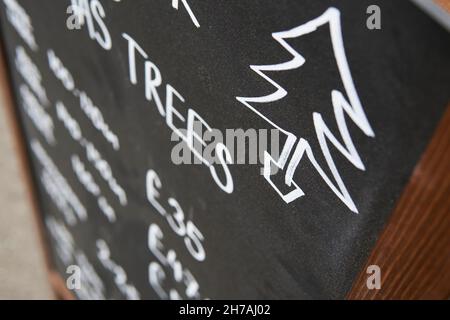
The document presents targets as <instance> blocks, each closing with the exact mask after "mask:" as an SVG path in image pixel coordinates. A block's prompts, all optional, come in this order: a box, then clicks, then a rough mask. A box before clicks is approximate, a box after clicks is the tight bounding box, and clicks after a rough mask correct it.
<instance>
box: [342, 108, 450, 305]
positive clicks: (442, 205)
mask: <svg viewBox="0 0 450 320" xmlns="http://www.w3.org/2000/svg"><path fill="white" fill-rule="evenodd" d="M449 230H450V105H448V106H447V109H446V111H445V114H444V116H443V118H442V119H441V120H440V123H439V125H438V128H437V130H436V131H435V134H434V135H433V138H432V139H431V141H430V143H429V144H428V147H427V149H426V151H425V153H424V154H423V155H422V157H421V160H420V161H419V163H418V164H417V165H416V167H415V169H414V172H413V174H412V176H411V178H410V181H409V182H408V185H407V186H406V188H405V189H404V191H403V194H402V196H401V197H400V199H399V201H398V202H397V205H396V208H395V209H394V211H393V213H392V216H391V217H390V219H389V220H388V224H386V226H385V228H384V230H383V232H382V233H381V236H380V238H379V239H378V241H377V243H376V245H375V247H374V249H373V250H372V253H371V255H370V256H369V259H368V260H367V263H366V264H365V266H364V268H363V269H362V270H361V272H360V274H359V276H358V277H357V278H356V280H355V282H354V284H353V287H352V289H351V291H350V293H349V294H348V296H347V298H348V299H351V300H356V299H370V300H384V299H402V300H404V299H421V300H430V299H448V298H449V296H450V272H449V271H450V252H449V248H450V232H449ZM371 265H375V266H378V267H380V271H381V288H380V289H379V290H377V289H372V290H370V289H368V286H367V284H366V282H367V281H368V278H369V277H370V275H372V274H373V273H372V272H373V271H372V272H369V271H367V270H368V269H367V268H368V267H369V266H371ZM366 271H367V272H368V273H367V272H366Z"/></svg>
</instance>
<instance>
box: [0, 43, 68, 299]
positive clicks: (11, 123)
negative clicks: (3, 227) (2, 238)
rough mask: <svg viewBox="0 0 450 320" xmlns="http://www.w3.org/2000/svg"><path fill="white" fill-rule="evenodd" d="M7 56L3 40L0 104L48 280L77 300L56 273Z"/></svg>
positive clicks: (63, 295)
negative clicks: (9, 133)
mask: <svg viewBox="0 0 450 320" xmlns="http://www.w3.org/2000/svg"><path fill="white" fill-rule="evenodd" d="M5 54H6V53H5V50H4V48H3V43H2V42H1V41H0V90H1V101H0V102H1V104H2V105H3V108H4V110H5V114H6V122H7V125H8V127H9V129H10V130H11V133H12V137H13V147H14V150H15V153H16V158H17V159H18V162H19V169H20V170H19V171H20V175H21V180H22V181H24V184H25V188H26V193H27V201H28V203H29V204H30V207H31V211H32V216H33V224H34V226H35V230H37V234H38V238H39V247H40V251H41V252H42V253H43V256H44V261H45V267H46V271H47V277H48V280H49V283H50V285H51V288H52V290H53V294H54V295H55V297H56V298H57V299H74V295H73V294H72V293H71V292H70V291H69V290H68V289H67V288H66V286H65V284H64V280H63V279H62V277H61V276H60V275H58V274H57V273H56V272H55V271H54V267H53V262H52V259H51V255H50V250H49V247H48V243H47V238H46V235H45V234H46V233H45V231H44V230H45V227H44V223H43V221H42V215H41V214H40V206H39V200H38V198H37V195H38V193H37V189H36V186H35V184H34V181H33V176H32V171H31V162H30V159H29V157H28V154H27V148H26V146H25V143H26V142H25V141H26V140H25V136H24V134H23V131H22V128H21V125H20V123H21V122H20V117H19V114H18V112H17V109H16V107H15V102H14V98H13V91H12V87H11V85H10V79H9V72H8V66H7V61H6V55H5Z"/></svg>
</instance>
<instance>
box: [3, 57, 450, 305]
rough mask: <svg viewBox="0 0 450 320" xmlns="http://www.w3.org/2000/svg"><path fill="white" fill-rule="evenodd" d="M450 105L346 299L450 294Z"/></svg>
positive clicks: (58, 285) (26, 168) (10, 107)
mask: <svg viewBox="0 0 450 320" xmlns="http://www.w3.org/2000/svg"><path fill="white" fill-rule="evenodd" d="M7 70H8V69H7V65H6V61H5V56H4V54H3V49H2V48H0V90H2V92H1V93H2V101H0V103H1V104H2V105H3V106H4V107H5V109H6V114H7V116H8V122H9V124H10V128H12V130H13V135H14V140H15V147H16V150H17V158H18V159H19V161H20V165H21V169H22V173H23V179H24V181H25V183H26V186H27V193H28V198H29V202H30V203H31V207H32V209H33V216H34V220H35V221H34V222H35V225H36V227H37V228H38V230H39V236H40V243H41V248H42V252H43V254H44V255H45V261H46V267H47V271H48V277H49V281H50V283H51V286H52V288H53V290H54V293H55V296H56V297H57V298H60V299H73V298H74V295H73V294H72V293H71V292H70V291H69V290H68V289H67V288H66V286H65V281H64V279H63V278H62V277H61V276H60V275H59V274H58V273H57V272H56V271H55V270H54V268H53V263H52V261H51V259H50V254H49V248H48V243H47V239H46V233H45V231H44V226H43V222H42V219H41V213H40V209H39V199H38V198H37V192H36V187H35V183H34V181H33V178H32V172H31V165H30V164H31V163H30V160H29V156H28V154H27V148H26V145H25V141H26V140H25V136H24V135H23V130H22V128H21V123H20V118H19V116H18V114H17V111H16V108H15V104H14V99H13V95H12V90H11V87H10V82H9V76H8V71H7ZM449 163H450V106H449V107H447V111H446V113H445V115H444V117H443V118H442V120H441V123H440V125H439V126H438V128H437V130H436V132H435V134H434V137H433V138H432V140H431V142H430V143H429V145H428V148H427V149H426V151H425V153H424V154H423V155H422V158H421V160H420V161H419V163H418V164H417V165H416V168H415V170H414V172H413V174H412V176H411V178H410V181H409V183H408V185H407V187H406V188H405V190H404V192H403V194H402V196H401V197H400V199H399V201H398V203H397V206H396V209H395V210H394V212H393V214H392V215H391V218H390V220H389V221H388V223H387V224H386V226H385V229H384V231H383V232H382V234H381V236H380V237H379V239H378V242H377V244H376V245H375V247H374V249H373V250H372V253H371V255H370V257H369V259H368V260H367V263H366V265H365V266H364V268H363V269H362V270H361V273H360V275H359V276H358V277H357V278H356V280H355V283H354V285H353V288H352V290H351V291H350V293H349V294H348V298H349V299H448V298H449V297H450V274H449V273H448V270H450V255H449V254H448V248H450V233H449V232H448V230H449V229H450V215H449V213H450V170H449V166H448V164H449ZM371 265H377V266H379V267H380V270H381V284H382V285H381V289H379V290H378V289H369V288H368V286H367V283H366V282H367V279H368V278H369V276H370V275H369V274H368V273H367V272H366V271H367V270H368V267H369V266H371Z"/></svg>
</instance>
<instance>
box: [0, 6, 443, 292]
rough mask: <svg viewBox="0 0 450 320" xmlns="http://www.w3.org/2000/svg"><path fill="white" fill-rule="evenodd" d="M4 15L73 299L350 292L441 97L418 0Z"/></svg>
mask: <svg viewBox="0 0 450 320" xmlns="http://www.w3.org/2000/svg"><path fill="white" fill-rule="evenodd" d="M372 15H375V16H372ZM378 20H379V21H378ZM1 25H2V35H3V43H4V47H5V49H6V53H7V60H8V64H9V67H10V71H11V80H12V82H13V87H14V94H15V99H16V103H17V108H18V110H19V113H20V115H21V122H22V126H23V129H24V133H25V136H26V140H27V141H26V145H27V149H28V154H29V157H30V159H31V162H32V168H33V173H34V179H35V183H36V185H37V187H38V190H39V199H40V209H41V210H40V211H41V214H42V220H43V221H44V223H45V227H46V233H47V236H48V242H49V244H50V247H51V252H52V255H53V260H54V263H55V267H56V269H57V270H58V272H59V273H60V274H61V276H62V277H63V278H64V279H66V278H68V277H69V276H70V275H71V274H73V273H74V272H75V271H76V270H78V269H79V270H80V274H81V287H76V286H75V287H74V288H70V287H69V289H73V293H74V294H75V295H76V296H77V297H78V298H80V299H104V298H107V299H159V298H161V299H169V298H171V299H177V298H182V299H206V298H209V299H221V298H238V299H239V298H251V299H267V298H275V299H311V298H320V299H329V298H344V297H345V296H346V295H347V294H348V292H349V290H350V288H351V286H352V283H353V281H354V279H355V277H356V275H357V274H358V273H359V272H360V270H361V267H362V266H363V264H364V262H365V259H367V257H368V254H369V253H370V251H371V249H372V248H373V246H374V243H375V241H376V239H377V237H378V235H379V233H380V231H381V230H382V228H383V226H384V225H385V223H386V222H387V220H388V218H389V216H390V213H391V212H392V210H393V208H394V205H395V203H396V200H397V199H398V198H399V196H400V194H401V192H402V190H403V188H404V187H405V185H406V183H407V182H408V179H409V177H410V175H411V172H412V170H413V168H414V166H415V164H416V163H417V162H418V160H419V158H420V155H421V154H422V152H423V150H424V149H425V147H426V145H427V143H428V141H429V140H430V138H431V136H432V134H433V130H434V129H435V127H436V125H437V123H438V121H439V119H440V118H441V117H442V114H443V113H444V110H445V106H446V105H447V103H448V101H449V89H450V61H449V57H450V41H449V40H450V39H449V35H448V33H447V32H446V30H444V29H443V28H442V27H441V26H439V25H438V24H437V23H436V22H435V21H434V20H433V19H431V18H430V17H429V16H428V15H427V14H425V13H424V12H423V11H421V10H420V9H419V8H418V7H416V6H415V5H414V4H413V3H411V2H409V1H387V0H386V1H381V0H380V1H376V3H375V5H373V3H372V1H348V0H342V1H328V0H324V1H316V0H314V1H313V0H302V1H299V0H295V1H294V0H276V1H275V0H273V1H256V0H255V1H242V0H227V1H199V0H187V1H177V0H173V1H172V0H170V1H169V0H153V1H144V0H132V1H131V0H122V1H112V0H103V1H99V0H73V1H69V0H67V1H54V0H40V1H32V0H2V1H1ZM68 284H70V282H68Z"/></svg>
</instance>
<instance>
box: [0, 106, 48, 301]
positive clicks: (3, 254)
mask: <svg viewBox="0 0 450 320" xmlns="http://www.w3.org/2000/svg"><path fill="white" fill-rule="evenodd" d="M0 100H1V99H0ZM14 148H15V146H14V144H13V140H12V132H11V127H10V124H9V123H7V120H6V115H5V109H4V106H2V105H0V299H50V298H52V294H51V291H50V288H49V284H48V279H47V275H46V271H45V267H44V259H43V255H42V252H41V248H40V246H39V242H38V234H37V231H36V230H35V225H34V221H33V216H32V211H31V206H30V203H29V202H28V198H27V194H26V189H25V185H24V181H23V180H22V177H21V174H20V171H19V162H18V158H17V154H16V152H15V149H14Z"/></svg>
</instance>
